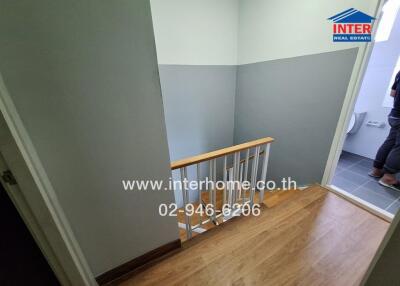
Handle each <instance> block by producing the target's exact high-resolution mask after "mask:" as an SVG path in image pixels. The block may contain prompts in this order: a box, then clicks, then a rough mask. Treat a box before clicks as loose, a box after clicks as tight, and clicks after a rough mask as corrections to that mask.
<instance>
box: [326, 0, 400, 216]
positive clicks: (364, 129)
mask: <svg viewBox="0 0 400 286" xmlns="http://www.w3.org/2000/svg"><path fill="white" fill-rule="evenodd" d="M399 7H400V1H399V0H389V1H387V2H386V3H385V5H384V6H383V9H382V12H383V15H382V19H381V21H380V23H379V26H378V29H377V33H376V35H375V43H374V46H373V49H372V53H371V56H370V58H369V61H368V64H367V68H366V72H365V75H364V78H363V80H362V84H361V88H360V90H359V94H358V97H357V100H356V104H355V107H354V110H353V113H352V115H351V120H350V122H349V125H348V126H347V129H346V137H345V141H344V145H343V149H342V152H341V155H340V158H339V162H338V165H337V167H336V169H335V172H334V175H333V178H332V180H331V187H333V188H334V189H335V190H337V191H339V192H340V193H341V194H343V195H345V196H347V197H350V198H352V199H353V200H355V201H357V202H358V203H360V204H362V205H364V206H367V208H369V209H372V210H373V211H375V212H378V213H380V214H382V215H384V216H385V217H388V218H391V217H393V215H394V214H396V213H397V211H398V210H399V209H400V191H395V190H392V189H390V188H387V187H383V186H381V185H380V184H379V182H378V181H379V179H378V178H373V177H371V176H369V175H368V173H369V172H370V171H371V170H372V167H373V160H374V158H375V155H376V152H377V150H378V149H379V147H380V146H381V144H382V143H383V142H384V141H385V139H386V137H387V135H388V133H389V130H390V126H389V124H388V120H387V117H388V115H389V113H390V111H391V109H392V107H393V98H392V97H391V96H390V92H391V89H392V85H393V82H394V79H395V76H396V74H397V72H399V71H400V50H399V49H398V47H399V46H400V14H399ZM398 179H400V176H399V175H398Z"/></svg>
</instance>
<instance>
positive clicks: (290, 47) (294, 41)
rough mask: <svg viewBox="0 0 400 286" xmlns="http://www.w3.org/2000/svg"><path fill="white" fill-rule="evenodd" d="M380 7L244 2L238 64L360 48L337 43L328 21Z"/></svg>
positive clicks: (295, 0)
mask: <svg viewBox="0 0 400 286" xmlns="http://www.w3.org/2000/svg"><path fill="white" fill-rule="evenodd" d="M164 1H165V0H164ZM165 2H169V1H165ZM377 3H378V0H347V1H344V0H340V1H332V0H307V1H299V0H286V1H282V0H240V2H239V33H238V35H239V36H238V63H239V64H247V63H254V62H261V61H267V60H274V59H281V58H290V57H296V56H302V55H310V54H316V53H323V52H330V51H335V50H341V49H347V48H352V47H358V46H359V44H358V43H353V44H352V43H333V42H332V23H331V22H330V21H328V20H327V18H329V17H331V16H333V15H335V14H337V13H340V12H342V11H343V10H346V9H349V8H355V9H358V10H361V11H363V12H365V13H367V14H369V15H371V16H374V13H375V9H376V6H377Z"/></svg>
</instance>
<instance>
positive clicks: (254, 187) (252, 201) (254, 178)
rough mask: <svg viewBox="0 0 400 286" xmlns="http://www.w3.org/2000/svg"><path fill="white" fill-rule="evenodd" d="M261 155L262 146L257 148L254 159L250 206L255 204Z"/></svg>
mask: <svg viewBox="0 0 400 286" xmlns="http://www.w3.org/2000/svg"><path fill="white" fill-rule="evenodd" d="M259 153H260V146H257V147H256V148H255V152H254V158H253V169H252V171H251V188H250V205H251V206H253V204H254V194H255V191H256V182H257V171H258V158H259V156H260V155H259Z"/></svg>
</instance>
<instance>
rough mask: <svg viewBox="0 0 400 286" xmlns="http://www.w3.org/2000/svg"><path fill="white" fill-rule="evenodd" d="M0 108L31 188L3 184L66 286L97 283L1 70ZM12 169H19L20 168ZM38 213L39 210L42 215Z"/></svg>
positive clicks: (21, 173) (61, 281) (24, 176)
mask: <svg viewBox="0 0 400 286" xmlns="http://www.w3.org/2000/svg"><path fill="white" fill-rule="evenodd" d="M0 112H1V113H2V115H3V117H4V120H5V123H6V124H7V126H8V129H9V132H10V133H11V134H10V137H12V138H11V140H13V142H14V143H15V144H16V148H17V149H18V153H19V155H21V156H17V157H19V158H16V159H17V160H20V161H22V162H21V163H22V164H23V165H25V167H26V168H27V170H28V171H29V173H30V175H31V176H30V178H29V179H30V180H31V182H32V184H31V186H32V189H31V188H30V189H29V190H26V189H23V188H21V186H20V185H19V186H18V187H19V188H20V189H21V192H13V191H11V190H10V186H7V184H3V185H4V186H5V189H6V191H7V193H8V194H9V195H10V197H11V199H12V201H13V203H14V204H15V206H16V208H17V210H18V211H19V213H20V215H21V216H22V219H23V220H24V222H25V223H26V225H27V227H28V229H29V230H30V231H31V233H32V235H33V237H34V239H35V241H36V243H37V244H38V246H39V248H40V249H41V250H42V252H43V254H44V256H45V258H46V259H47V261H48V263H49V265H50V267H51V268H52V269H53V271H54V273H55V275H56V276H57V278H58V279H59V281H60V283H61V284H62V285H65V286H69V285H71V286H80V285H98V284H97V282H96V280H95V278H94V275H93V273H92V271H91V270H90V268H89V265H88V263H87V261H86V259H85V257H84V255H83V253H82V250H81V249H80V247H79V244H78V243H77V240H76V239H75V236H74V234H73V232H72V229H71V226H70V225H69V222H68V221H67V219H66V216H65V214H64V211H63V209H62V208H61V205H60V203H59V201H58V199H57V195H56V193H55V190H54V188H53V187H52V185H51V182H50V180H49V178H48V177H47V174H46V172H45V170H44V168H43V166H42V164H41V161H40V159H39V157H38V155H37V153H36V150H35V148H34V146H33V144H32V141H31V140H30V137H29V135H28V133H27V131H26V130H25V127H24V125H23V123H22V120H21V118H20V117H19V114H18V112H17V109H16V108H15V106H14V103H13V102H12V99H11V97H10V95H9V93H8V90H7V88H6V85H5V83H4V81H3V77H2V75H1V72H0ZM0 159H2V160H1V162H0V163H1V164H3V167H4V166H6V165H4V164H7V162H4V159H3V158H0ZM13 159H14V158H13ZM13 171H14V172H17V171H18V170H13ZM14 176H15V177H16V178H17V180H18V176H20V178H26V177H27V176H26V174H23V172H20V173H19V174H18V173H14ZM3 183H4V182H3ZM7 189H8V190H7ZM27 192H29V196H26V195H25V196H24V193H27ZM17 194H18V195H17ZM38 214H40V218H39V216H38Z"/></svg>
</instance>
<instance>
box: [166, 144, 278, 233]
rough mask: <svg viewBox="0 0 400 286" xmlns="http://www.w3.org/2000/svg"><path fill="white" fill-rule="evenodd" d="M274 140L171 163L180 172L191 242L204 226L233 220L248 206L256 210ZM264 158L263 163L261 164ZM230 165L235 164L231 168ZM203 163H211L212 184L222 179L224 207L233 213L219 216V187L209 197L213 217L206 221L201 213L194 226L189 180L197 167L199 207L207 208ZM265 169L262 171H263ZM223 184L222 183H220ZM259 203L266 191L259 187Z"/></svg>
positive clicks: (184, 208) (209, 179)
mask: <svg viewBox="0 0 400 286" xmlns="http://www.w3.org/2000/svg"><path fill="white" fill-rule="evenodd" d="M273 141H274V139H273V138H271V137H266V138H261V139H257V140H254V141H250V142H246V143H243V144H239V145H235V146H231V147H227V148H223V149H219V150H216V151H212V152H209V153H204V154H200V155H197V156H193V157H189V158H185V159H182V160H178V161H175V162H172V163H171V170H179V173H180V181H181V184H180V185H181V191H182V198H183V213H184V217H185V224H184V228H185V231H186V237H187V239H190V238H191V237H192V231H194V230H196V229H198V228H201V226H202V225H204V224H207V223H210V222H212V223H214V224H216V225H218V221H217V220H218V218H221V217H222V218H223V221H226V220H228V219H230V218H231V217H232V212H233V211H235V215H237V214H238V213H239V214H240V210H239V212H238V211H237V210H238V207H239V208H240V207H241V206H243V205H245V204H249V206H250V207H253V205H254V200H255V193H256V189H257V182H258V181H261V182H264V186H265V182H266V175H267V167H268V159H269V154H270V145H271V143H272V142H273ZM241 153H244V158H243V159H241ZM260 158H261V164H260ZM219 159H221V160H222V162H221V161H220V162H219V163H222V165H223V167H222V168H221V169H222V170H221V169H220V170H221V171H222V172H221V173H222V174H221V173H218V172H217V166H218V164H217V161H218V160H219ZM251 162H252V164H251ZM228 163H231V165H230V166H229V167H228ZM201 164H207V167H208V176H207V177H208V181H209V182H213V183H214V184H216V183H217V177H218V176H217V174H218V175H219V177H220V178H222V182H223V189H222V190H221V191H222V192H223V194H222V205H223V206H224V207H225V208H227V209H228V210H230V212H226V211H221V213H219V214H218V213H217V209H216V205H217V190H218V189H217V187H215V188H210V189H209V190H208V191H209V198H210V202H209V204H211V206H212V215H210V216H208V219H206V220H203V218H202V216H201V215H200V214H199V222H198V223H197V224H196V225H192V223H191V218H192V216H190V215H188V212H187V206H188V205H189V204H193V202H190V201H189V188H188V187H187V183H186V184H185V182H187V180H188V168H190V167H192V166H193V167H195V172H194V173H195V174H196V181H197V186H198V188H197V192H198V194H197V195H198V204H199V206H201V207H204V204H203V202H202V191H204V190H202V188H200V187H199V186H200V185H201V182H200V180H201ZM260 167H261V172H259V168H260ZM249 173H250V176H249ZM245 181H246V182H248V186H247V187H242V183H243V182H245ZM219 182H221V181H219ZM258 190H259V203H260V204H261V203H262V202H263V200H264V190H265V188H259V189H258Z"/></svg>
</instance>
